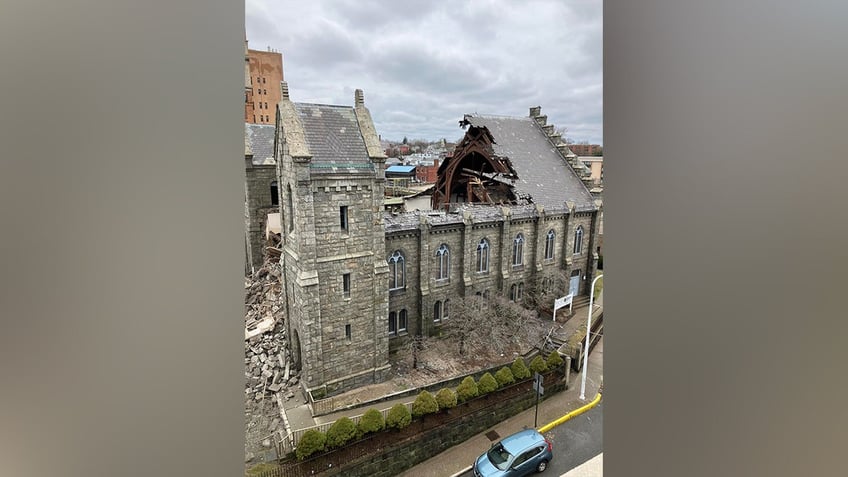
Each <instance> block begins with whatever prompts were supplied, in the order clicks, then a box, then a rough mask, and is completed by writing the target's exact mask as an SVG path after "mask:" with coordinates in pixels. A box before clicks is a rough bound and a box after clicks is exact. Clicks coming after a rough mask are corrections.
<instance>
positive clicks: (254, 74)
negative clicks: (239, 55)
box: [245, 40, 284, 125]
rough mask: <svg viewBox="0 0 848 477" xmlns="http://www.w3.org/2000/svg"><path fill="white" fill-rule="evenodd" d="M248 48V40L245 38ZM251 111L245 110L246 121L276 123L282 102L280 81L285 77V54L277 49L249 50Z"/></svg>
mask: <svg viewBox="0 0 848 477" xmlns="http://www.w3.org/2000/svg"><path fill="white" fill-rule="evenodd" d="M245 49H247V40H245ZM247 61H248V66H249V69H248V78H249V85H250V96H251V103H252V104H251V107H250V109H251V113H250V114H249V116H250V117H247V116H248V113H247V112H245V122H247V123H252V124H270V125H273V124H274V120H275V119H274V114H275V110H276V108H277V103H279V102H280V83H281V82H282V81H284V78H283V55H282V54H280V53H278V52H276V51H259V50H249V49H248V50H247Z"/></svg>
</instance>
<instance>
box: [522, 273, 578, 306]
mask: <svg viewBox="0 0 848 477" xmlns="http://www.w3.org/2000/svg"><path fill="white" fill-rule="evenodd" d="M567 286H568V276H567V275H566V274H565V271H563V270H560V269H555V270H546V271H545V272H543V273H541V274H540V275H539V276H537V277H536V280H535V281H534V282H533V284H532V285H531V286H530V288H529V290H528V293H527V306H529V307H531V308H533V309H535V310H537V311H538V312H539V313H541V314H550V313H553V310H554V300H556V299H557V298H560V297H562V296H563V295H564V294H565V291H566V290H567Z"/></svg>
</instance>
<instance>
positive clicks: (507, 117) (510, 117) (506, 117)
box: [469, 113, 533, 120]
mask: <svg viewBox="0 0 848 477" xmlns="http://www.w3.org/2000/svg"><path fill="white" fill-rule="evenodd" d="M469 116H472V117H477V118H503V119H524V120H530V119H533V118H530V117H527V116H510V115H507V114H480V113H474V114H469Z"/></svg>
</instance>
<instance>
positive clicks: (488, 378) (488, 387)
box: [477, 373, 498, 394]
mask: <svg viewBox="0 0 848 477" xmlns="http://www.w3.org/2000/svg"><path fill="white" fill-rule="evenodd" d="M477 388H478V389H479V390H480V394H488V393H490V392H492V391H494V390H495V389H498V382H497V381H495V377H494V376H492V373H486V374H484V375H483V377H481V378H480V383H479V384H478V385H477Z"/></svg>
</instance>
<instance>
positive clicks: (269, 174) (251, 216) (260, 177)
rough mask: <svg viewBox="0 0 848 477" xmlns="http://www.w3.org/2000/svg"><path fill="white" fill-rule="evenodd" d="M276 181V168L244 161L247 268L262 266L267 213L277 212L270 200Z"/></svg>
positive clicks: (277, 209) (277, 208)
mask: <svg viewBox="0 0 848 477" xmlns="http://www.w3.org/2000/svg"><path fill="white" fill-rule="evenodd" d="M276 179H277V170H276V166H274V165H253V164H252V163H251V162H250V160H246V161H245V185H246V191H247V192H246V193H247V198H246V200H247V210H248V223H247V234H248V240H249V241H250V257H249V258H248V260H249V266H248V268H250V267H251V266H252V267H254V268H256V269H258V268H260V267H261V266H262V262H263V257H264V250H265V222H266V219H267V217H268V214H269V213H273V212H279V206H275V205H272V199H271V182H273V181H274V180H276ZM278 191H279V188H278Z"/></svg>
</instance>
